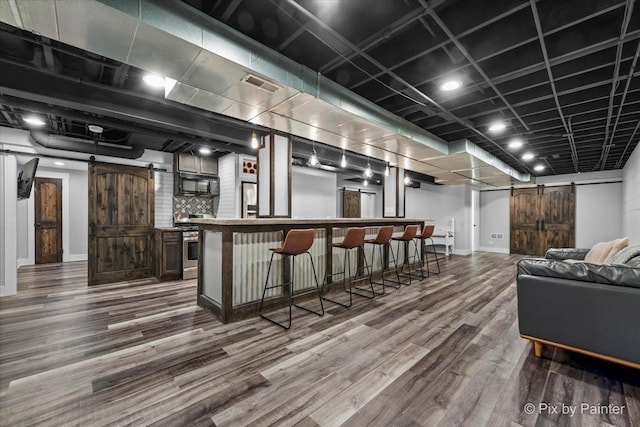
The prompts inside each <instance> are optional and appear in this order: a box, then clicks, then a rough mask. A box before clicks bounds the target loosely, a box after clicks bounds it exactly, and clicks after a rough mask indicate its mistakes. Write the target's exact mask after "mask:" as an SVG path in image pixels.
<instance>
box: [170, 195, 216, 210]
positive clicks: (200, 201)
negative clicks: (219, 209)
mask: <svg viewBox="0 0 640 427" xmlns="http://www.w3.org/2000/svg"><path fill="white" fill-rule="evenodd" d="M173 213H174V214H178V213H182V214H199V213H202V214H213V198H212V197H198V196H173Z"/></svg>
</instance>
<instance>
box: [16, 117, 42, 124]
mask: <svg viewBox="0 0 640 427" xmlns="http://www.w3.org/2000/svg"><path fill="white" fill-rule="evenodd" d="M22 120H24V122H25V123H26V124H28V125H31V126H44V125H45V122H44V120H42V119H41V118H40V117H37V116H27V117H23V118H22Z"/></svg>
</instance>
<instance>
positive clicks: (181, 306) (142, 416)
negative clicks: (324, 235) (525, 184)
mask: <svg viewBox="0 0 640 427" xmlns="http://www.w3.org/2000/svg"><path fill="white" fill-rule="evenodd" d="M518 259H519V257H517V256H510V255H501V254H489V253H476V254H474V255H471V256H466V257H464V256H452V257H449V258H448V259H446V260H444V261H442V262H441V266H442V274H440V275H438V276H434V275H432V276H431V277H430V278H428V279H425V280H423V281H420V282H417V283H416V282H414V284H413V285H412V286H405V287H402V288H401V289H399V290H394V289H387V292H388V293H387V294H386V295H384V296H382V297H377V298H376V299H375V300H366V299H363V298H357V297H356V300H355V304H354V306H353V307H352V308H351V309H344V308H342V307H338V306H334V305H332V304H330V303H326V304H327V305H326V308H327V314H326V315H325V316H324V317H322V318H320V317H317V316H314V315H309V314H307V313H305V312H302V311H299V310H296V309H294V319H293V327H292V329H291V330H290V331H288V332H284V331H282V330H281V329H279V328H277V327H275V326H273V325H272V324H270V323H269V322H266V321H263V320H259V319H249V320H246V321H242V322H238V323H234V324H229V325H223V324H221V323H220V322H219V321H217V320H216V319H215V317H214V316H212V315H211V314H210V313H209V312H207V311H205V310H203V309H201V308H199V307H197V306H196V305H195V294H196V283H195V281H194V280H188V281H176V282H164V283H157V282H155V281H154V280H140V281H136V282H128V283H118V284H111V285H102V286H97V287H92V288H88V287H87V285H86V281H87V275H86V263H83V262H72V263H65V264H51V265H40V266H29V267H23V268H21V269H20V271H19V292H18V295H17V296H12V297H6V298H1V299H0V425H6V426H19V425H34V424H40V425H53V426H59V425H81V426H102V425H118V426H123V425H164V426H180V425H185V426H205V425H217V426H239V425H243V426H244V425H260V426H262V425H287V426H293V425H298V426H339V425H345V426H387V425H393V426H437V425H442V426H453V425H465V426H485V425H486V426H519V425H521V426H547V425H567V426H591V425H593V426H602V425H604V426H606V425H615V426H633V425H639V421H638V420H640V375H639V374H640V373H639V372H638V371H635V370H633V369H630V368H625V367H622V366H618V365H615V364H612V363H609V362H605V361H600V360H596V359H593V358H589V357H586V356H581V355H578V354H575V353H571V352H567V351H564V350H557V349H554V348H551V347H545V350H544V354H543V357H542V358H536V357H535V356H534V355H533V351H532V348H531V347H532V346H531V344H530V343H528V342H527V341H525V340H523V339H521V338H520V337H519V336H518V325H517V313H516V289H515V263H516V262H517V260H518ZM336 297H337V298H341V297H344V296H336ZM278 314H279V315H282V316H284V312H281V313H278ZM526 403H533V404H534V405H535V406H536V410H535V411H533V413H530V414H529V413H527V412H526V411H525V410H524V408H525V404H526ZM544 403H548V404H549V405H556V406H558V405H559V406H560V412H561V407H562V405H563V404H564V405H565V406H568V407H576V405H577V411H576V413H575V414H573V416H570V415H568V414H562V413H553V410H552V409H548V410H543V411H539V410H538V409H539V405H540V404H544ZM582 403H586V404H589V405H609V404H611V405H618V406H622V405H624V408H623V409H622V411H621V413H619V414H606V413H598V414H592V413H589V412H586V413H584V412H581V411H580V404H582Z"/></svg>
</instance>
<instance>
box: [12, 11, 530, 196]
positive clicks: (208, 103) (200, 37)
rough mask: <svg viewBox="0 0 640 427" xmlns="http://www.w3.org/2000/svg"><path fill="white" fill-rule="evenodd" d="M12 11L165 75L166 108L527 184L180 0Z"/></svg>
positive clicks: (65, 39)
mask: <svg viewBox="0 0 640 427" xmlns="http://www.w3.org/2000/svg"><path fill="white" fill-rule="evenodd" d="M16 9H17V10H16V11H13V10H9V9H5V12H4V13H2V14H0V20H2V21H4V22H7V23H8V24H10V25H14V26H18V27H21V28H24V29H26V30H28V31H38V32H39V33H40V34H42V35H43V36H46V37H49V38H53V39H56V40H59V41H61V42H62V43H67V44H69V45H72V46H75V47H79V48H81V49H85V50H87V51H89V52H93V53H96V54H99V55H103V56H105V57H108V58H111V59H114V60H117V61H120V62H123V63H127V64H130V65H132V66H135V67H139V68H141V69H143V70H147V71H150V72H154V73H157V74H161V75H163V76H165V77H166V80H165V82H166V85H165V97H166V99H168V100H171V101H175V102H179V103H182V104H186V105H190V106H193V107H197V108H200V109H202V110H207V111H211V112H214V113H218V114H222V115H224V116H227V117H233V118H235V119H239V120H242V121H245V122H250V123H252V124H253V125H256V126H263V127H266V128H271V129H276V130H279V131H281V132H286V133H288V134H291V135H295V136H299V137H301V138H305V139H308V140H313V141H316V142H321V143H324V144H327V145H331V146H334V147H338V148H340V149H342V148H345V149H347V150H349V151H352V152H356V153H361V154H363V155H365V156H369V157H370V158H372V159H373V158H377V159H379V160H381V161H383V162H384V161H387V162H390V163H391V165H393V166H398V167H401V168H404V169H408V170H411V171H416V172H420V173H424V174H428V175H431V176H434V177H435V178H436V181H437V182H439V183H445V184H472V185H490V186H492V185H505V184H509V183H511V182H512V181H529V179H530V176H529V174H523V173H521V172H519V171H516V170H514V169H513V168H511V167H509V166H508V165H506V164H505V163H504V162H502V161H501V160H499V159H497V158H496V157H495V156H492V155H490V154H489V153H486V152H484V151H483V150H480V149H479V148H478V147H476V146H474V144H472V143H470V142H468V141H467V142H466V143H465V148H464V149H463V150H462V151H459V148H458V147H456V148H455V150H454V149H452V148H453V147H452V146H450V144H448V143H447V141H445V140H443V139H442V138H439V137H438V136H436V135H433V134H431V133H429V132H427V131H426V130H424V129H422V128H420V127H419V126H417V125H415V124H413V123H411V122H409V121H407V120H405V119H403V118H401V117H398V116H396V115H394V114H392V113H390V112H389V111H387V110H385V109H383V108H381V107H380V106H378V105H376V104H374V103H373V102H371V101H369V100H367V99H365V98H363V97H361V96H359V95H357V94H355V93H354V92H351V91H349V90H347V89H345V88H344V87H342V86H340V85H339V84H337V83H335V82H333V81H331V80H329V79H328V78H326V77H324V76H322V75H320V74H319V73H316V72H314V71H313V70H311V69H309V68H307V67H305V66H303V65H301V64H298V63H296V62H295V61H292V60H291V59H289V58H286V57H285V56H283V55H282V54H280V53H278V52H276V51H274V50H271V49H269V48H267V47H266V46H264V45H262V44H260V43H258V42H256V41H255V40H252V39H251V38H249V37H247V36H245V35H244V34H241V33H240V32H238V31H235V30H234V29H232V28H230V27H229V26H227V25H225V24H223V23H222V22H219V21H217V20H215V19H213V18H211V17H209V16H207V15H205V14H203V13H202V12H200V11H198V10H196V9H194V8H192V7H190V6H189V5H187V4H186V3H183V2H163V1H159V0H131V1H127V2H116V1H112V0H97V1H96V0H93V1H92V0H86V1H82V2H70V1H64V0H47V1H42V2H20V3H18V4H17V8H16ZM0 11H2V10H1V9H0ZM88 35H91V36H88ZM478 155H480V157H478Z"/></svg>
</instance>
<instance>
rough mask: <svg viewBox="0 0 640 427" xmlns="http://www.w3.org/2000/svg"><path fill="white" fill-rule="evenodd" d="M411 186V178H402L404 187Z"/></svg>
mask: <svg viewBox="0 0 640 427" xmlns="http://www.w3.org/2000/svg"><path fill="white" fill-rule="evenodd" d="M409 184H411V178H409V175H405V176H404V185H409Z"/></svg>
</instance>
